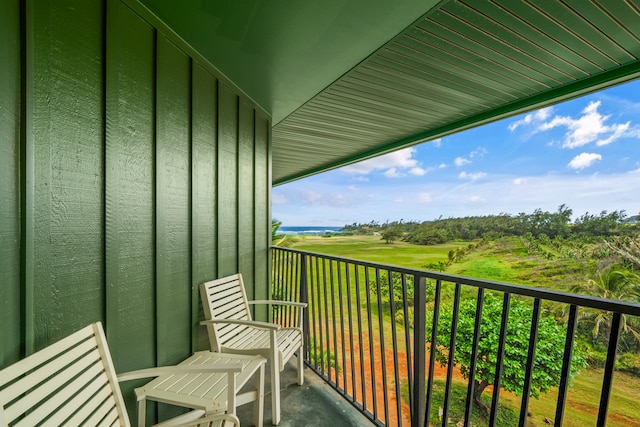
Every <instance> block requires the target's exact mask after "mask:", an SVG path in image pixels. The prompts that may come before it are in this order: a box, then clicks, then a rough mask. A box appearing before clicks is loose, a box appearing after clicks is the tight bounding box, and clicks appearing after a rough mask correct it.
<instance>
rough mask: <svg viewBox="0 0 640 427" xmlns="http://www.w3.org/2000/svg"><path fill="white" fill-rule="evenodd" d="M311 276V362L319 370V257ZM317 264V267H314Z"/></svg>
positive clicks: (315, 260)
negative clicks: (317, 303) (317, 298)
mask: <svg viewBox="0 0 640 427" xmlns="http://www.w3.org/2000/svg"><path fill="white" fill-rule="evenodd" d="M310 264H311V272H310V273H311V274H310V275H309V277H311V287H310V289H309V295H310V296H311V305H310V306H309V309H308V311H309V313H310V314H311V317H310V319H311V326H312V327H313V336H312V337H311V339H312V342H313V354H312V355H311V358H310V359H311V362H312V364H313V366H314V367H315V368H316V369H317V361H318V343H317V342H316V337H317V336H318V328H317V325H318V321H317V320H316V319H317V316H316V307H317V305H316V297H315V287H316V285H317V283H318V277H319V276H318V274H319V273H318V265H319V264H318V257H316V256H314V257H313V260H312V261H311V263H310ZM314 264H315V267H314Z"/></svg>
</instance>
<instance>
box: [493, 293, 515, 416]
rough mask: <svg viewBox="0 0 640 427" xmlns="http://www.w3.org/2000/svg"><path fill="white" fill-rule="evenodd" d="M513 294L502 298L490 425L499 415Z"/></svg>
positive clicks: (507, 294)
mask: <svg viewBox="0 0 640 427" xmlns="http://www.w3.org/2000/svg"><path fill="white" fill-rule="evenodd" d="M510 302H511V294H509V293H508V292H505V293H504V296H503V300H502V318H501V320H500V337H499V338H498V354H497V358H496V374H495V377H494V379H493V396H492V398H491V412H490V414H489V427H494V426H495V425H496V420H497V417H498V402H499V401H500V384H501V382H502V368H503V360H504V346H505V343H506V342H507V325H508V323H509V303H510Z"/></svg>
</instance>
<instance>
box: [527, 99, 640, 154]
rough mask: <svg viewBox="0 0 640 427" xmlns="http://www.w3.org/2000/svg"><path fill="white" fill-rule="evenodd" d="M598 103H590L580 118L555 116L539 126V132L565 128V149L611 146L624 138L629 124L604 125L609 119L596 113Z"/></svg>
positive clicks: (563, 144)
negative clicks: (590, 144)
mask: <svg viewBox="0 0 640 427" xmlns="http://www.w3.org/2000/svg"><path fill="white" fill-rule="evenodd" d="M600 104H601V102H600V101H592V102H590V103H589V105H587V106H586V107H585V108H584V109H583V110H582V116H580V117H578V118H573V117H569V116H555V117H554V118H553V119H551V121H549V122H545V123H543V124H542V125H540V127H539V130H540V131H546V130H550V129H553V128H556V127H558V126H564V127H566V128H567V133H566V134H565V136H564V141H563V143H562V146H563V147H565V148H576V147H582V146H583V145H587V144H589V143H592V142H596V144H597V145H607V144H611V143H612V142H613V141H615V140H616V139H619V138H621V137H623V136H626V133H627V131H628V129H629V126H630V122H626V123H616V124H612V125H606V124H605V122H606V121H607V120H609V118H610V117H611V116H610V115H609V116H603V115H602V114H600V113H599V112H598V108H599V107H600Z"/></svg>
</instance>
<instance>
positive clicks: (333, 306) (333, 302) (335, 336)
mask: <svg viewBox="0 0 640 427" xmlns="http://www.w3.org/2000/svg"><path fill="white" fill-rule="evenodd" d="M339 271H340V261H336V272H337V273H338V286H340V279H339V277H340V276H339ZM335 287H336V286H335V282H334V280H333V274H331V323H332V325H333V358H334V364H335V365H336V366H334V367H333V373H334V374H335V376H336V380H335V384H338V366H337V364H338V334H337V331H336V291H335ZM329 363H331V353H330V354H329ZM329 380H331V378H329Z"/></svg>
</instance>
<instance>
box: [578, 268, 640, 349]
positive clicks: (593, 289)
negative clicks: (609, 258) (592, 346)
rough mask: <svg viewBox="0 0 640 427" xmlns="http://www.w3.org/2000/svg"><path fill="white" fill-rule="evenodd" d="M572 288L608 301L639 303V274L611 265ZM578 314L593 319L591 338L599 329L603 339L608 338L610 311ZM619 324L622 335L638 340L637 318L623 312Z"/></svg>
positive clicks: (639, 331)
mask: <svg viewBox="0 0 640 427" xmlns="http://www.w3.org/2000/svg"><path fill="white" fill-rule="evenodd" d="M571 291H572V292H576V293H580V294H584V295H589V296H594V297H600V298H607V299H611V300H619V301H628V302H640V276H638V274H636V273H634V272H632V271H629V270H626V269H624V268H622V267H621V266H619V265H615V264H614V265H610V266H608V267H606V268H604V269H602V270H599V271H597V272H596V273H595V274H593V275H592V276H591V277H590V278H589V279H587V281H586V282H585V283H581V284H578V285H575V286H573V287H572V288H571ZM580 317H581V318H582V319H588V320H590V321H593V323H594V325H593V330H592V334H593V338H594V340H595V339H596V338H597V337H598V336H599V334H600V331H601V329H602V330H603V333H604V336H605V339H606V340H607V341H609V335H610V333H611V312H608V311H603V310H597V309H584V310H583V312H582V316H580ZM621 327H622V333H623V334H626V335H630V336H632V337H633V339H634V340H636V341H637V342H638V343H640V319H638V318H635V317H630V316H627V315H624V314H623V315H622V318H621Z"/></svg>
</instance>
